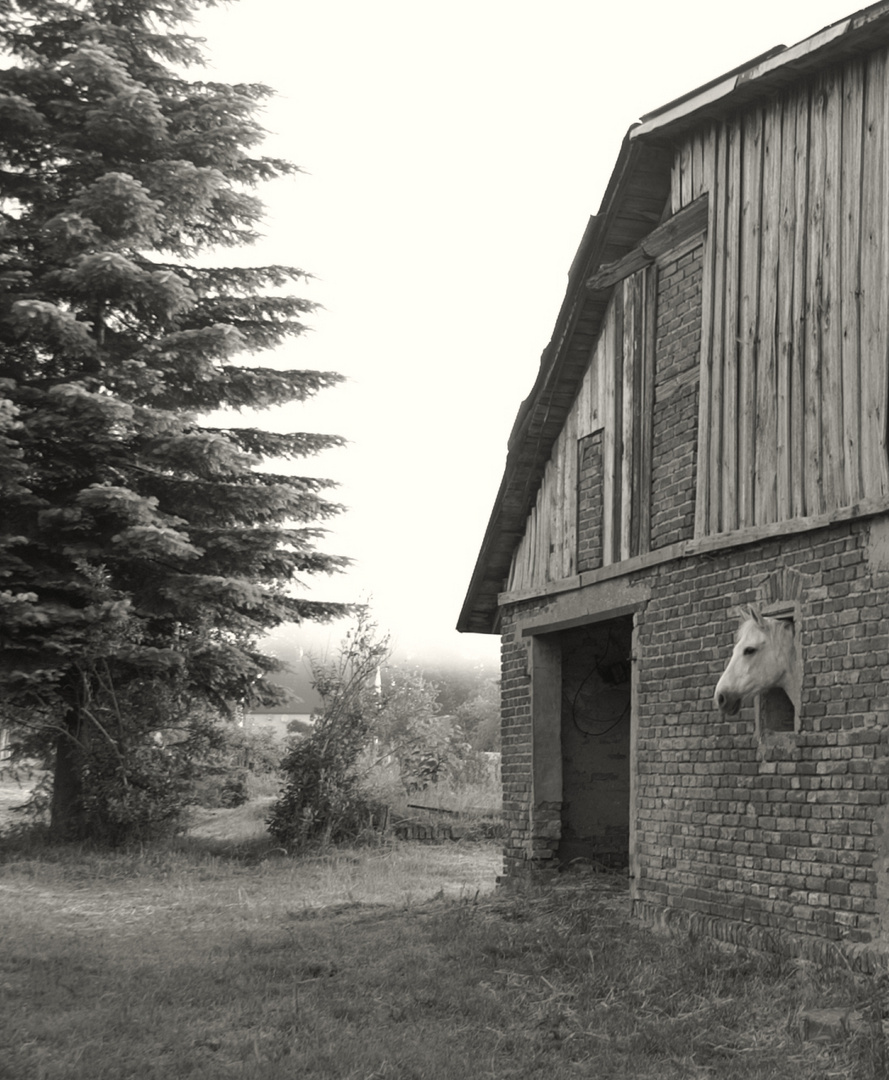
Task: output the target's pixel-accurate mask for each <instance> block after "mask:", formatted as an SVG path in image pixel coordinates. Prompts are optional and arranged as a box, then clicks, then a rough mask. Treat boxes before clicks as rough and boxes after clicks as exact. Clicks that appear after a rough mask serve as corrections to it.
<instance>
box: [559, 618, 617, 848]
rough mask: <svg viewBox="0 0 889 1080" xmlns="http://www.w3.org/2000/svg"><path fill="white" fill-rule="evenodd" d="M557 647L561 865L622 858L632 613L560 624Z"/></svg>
mask: <svg viewBox="0 0 889 1080" xmlns="http://www.w3.org/2000/svg"><path fill="white" fill-rule="evenodd" d="M558 637H559V639H560V642H559V644H560V652H561V669H562V670H561V675H562V678H561V744H562V835H561V840H560V842H559V847H558V851H557V855H558V858H559V861H560V862H561V864H562V865H563V866H565V865H568V864H569V863H571V862H572V861H573V860H575V859H589V860H593V861H595V862H597V863H600V864H603V865H605V866H607V867H610V868H614V869H624V868H625V867H627V866H629V863H630V801H631V800H630V776H631V764H632V760H631V758H632V755H631V728H632V716H633V701H632V679H631V673H632V662H631V656H632V642H633V616H632V615H625V616H621V617H619V618H615V619H609V620H607V621H605V622H596V623H590V624H587V625H584V626H578V627H573V628H572V629H570V630H563V631H561V632H560V633H559V634H558Z"/></svg>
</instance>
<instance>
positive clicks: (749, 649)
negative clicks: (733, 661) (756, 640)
mask: <svg viewBox="0 0 889 1080" xmlns="http://www.w3.org/2000/svg"><path fill="white" fill-rule="evenodd" d="M755 652H756V646H755V645H748V646H747V648H746V649H745V650H744V655H745V656H753V654H754V653H755Z"/></svg>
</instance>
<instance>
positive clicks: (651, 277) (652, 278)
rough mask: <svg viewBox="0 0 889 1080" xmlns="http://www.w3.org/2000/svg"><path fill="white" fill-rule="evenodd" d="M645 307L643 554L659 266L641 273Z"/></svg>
mask: <svg viewBox="0 0 889 1080" xmlns="http://www.w3.org/2000/svg"><path fill="white" fill-rule="evenodd" d="M638 277H639V280H640V283H641V309H642V320H643V321H642V357H641V367H642V372H641V375H642V391H641V393H642V414H641V420H640V427H641V431H640V434H639V495H638V502H639V553H640V554H644V553H645V552H646V551H648V550H649V549H650V548H651V455H652V422H653V417H654V351H655V341H656V338H657V280H658V271H657V266H656V265H651V266H649V267H647V268H646V269H645V270H641V271H640V272H639V275H638Z"/></svg>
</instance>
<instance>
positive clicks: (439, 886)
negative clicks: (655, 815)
mask: <svg viewBox="0 0 889 1080" xmlns="http://www.w3.org/2000/svg"><path fill="white" fill-rule="evenodd" d="M225 814H227V815H228V818H227V820H228V821H229V823H230V824H232V823H233V825H234V827H235V829H236V831H237V830H238V829H239V830H240V832H241V835H242V839H241V842H240V844H236V845H234V846H233V845H231V844H230V843H229V844H225V843H224V842H223V839H222V833H223V832H224V826H223V824H222V822H223V820H224V818H223V815H225ZM251 815H252V817H251ZM261 817H262V814H261V811H260V808H257V807H247V808H239V810H238V811H227V812H226V811H218V812H213V813H211V814H208V815H206V816H205V817H204V819H203V823H200V822H199V823H198V824H197V831H198V833H200V832H201V830H203V832H204V835H198V836H195V837H191V838H187V839H186V840H185V841H182V842H178V843H175V844H173V843H170V844H165V845H153V846H151V847H146V848H143V849H139V850H130V851H123V852H116V853H111V854H107V853H105V854H102V853H97V852H91V851H89V850H86V849H79V850H77V851H71V850H70V849H69V850H60V849H54V848H40V847H32V848H28V846H27V845H22V844H19V845H17V846H15V845H14V846H13V847H12V849H10V850H7V851H6V853H5V854H4V856H3V858H2V861H0V927H2V941H0V1015H2V1016H3V1024H2V1025H0V1029H2V1031H0V1077H3V1078H4V1080H63V1078H64V1080H130V1078H133V1080H136V1078H138V1080H161V1078H163V1080H170V1078H173V1080H178V1078H180V1077H194V1078H207V1080H216V1078H221V1077H238V1078H256V1080H284V1078H288V1080H290V1078H292V1077H294V1076H300V1077H302V1076H306V1077H312V1078H319V1080H326V1078H330V1080H334V1078H336V1080H390V1078H391V1080H426V1078H429V1080H438V1078H441V1080H445V1078H448V1080H451V1078H453V1080H476V1078H480V1077H491V1078H516V1080H518V1078H529V1080H536V1078H541V1080H544V1078H545V1080H568V1078H575V1077H588V1076H592V1075H595V1076H596V1077H601V1078H620V1077H627V1078H629V1077H632V1078H634V1080H689V1078H697V1077H700V1078H704V1077H706V1078H718V1080H753V1078H755V1080H771V1078H774V1080H788V1078H790V1077H793V1078H794V1080H815V1078H819V1080H828V1078H832V1080H833V1078H844V1077H848V1078H850V1080H851V1078H853V1077H854V1078H855V1080H873V1078H876V1077H883V1076H885V1075H886V1073H885V1068H884V1065H883V1057H882V1056H881V1055H882V1054H883V1043H882V1032H881V1030H879V1029H876V1028H875V1029H871V1028H868V1027H866V1026H865V1028H863V1029H862V1030H860V1031H859V1032H858V1034H856V1035H853V1036H849V1037H848V1038H845V1039H843V1040H841V1041H840V1042H839V1043H838V1044H836V1045H822V1044H817V1043H804V1042H802V1041H801V1040H800V1038H799V1036H798V1034H797V1025H796V1022H795V1021H796V1018H797V1016H798V1013H799V1010H800V1009H802V1008H804V1007H826V1006H829V1005H837V1004H844V1005H858V1006H861V1004H862V1003H863V1002H865V1001H866V1000H867V999H868V997H869V995H870V996H872V995H873V994H875V993H877V992H878V991H879V989H880V988H879V986H878V985H877V984H876V983H874V982H873V981H868V980H856V979H855V978H854V977H853V976H852V975H851V974H848V973H846V974H843V973H836V972H834V973H829V974H825V973H822V972H819V971H817V970H816V969H814V968H812V967H810V966H807V965H802V964H791V963H787V962H783V961H780V960H777V959H775V958H771V957H763V956H759V955H757V954H752V953H743V952H727V951H724V950H721V949H719V948H717V947H716V946H715V945H713V944H711V943H708V942H706V941H692V940H689V939H688V938H687V937H682V938H679V937H677V938H669V937H661V936H656V935H654V934H652V933H651V932H648V931H645V930H643V929H641V928H639V927H637V926H635V925H633V924H632V923H631V922H630V921H629V920H628V918H627V899H626V887H625V882H624V881H623V880H622V879H620V878H618V877H613V876H609V875H595V874H587V875H585V876H582V875H566V876H565V877H564V878H560V879H557V882H556V883H555V884H554V885H551V886H550V887H548V888H531V887H529V888H528V889H525V890H518V891H515V892H503V891H494V888H493V886H494V878H495V875H496V873H497V871H498V870H499V863H500V859H499V853H498V851H497V849H496V847H495V846H494V845H490V844H487V845H486V844H478V845H474V844H466V845H463V844H453V845H431V846H425V845H422V846H421V845H398V844H395V845H390V846H381V847H377V848H363V849H354V850H350V851H341V852H331V853H328V854H326V855H318V856H314V857H312V858H301V859H291V858H287V857H284V856H283V855H281V854H280V853H276V852H275V851H274V850H273V849H271V848H270V847H269V846H268V844H267V843H266V842H265V841H264V840H263V839H262V838H261V837H260V838H259V839H257V838H256V836H255V835H254V836H253V837H252V838H251V837H250V836H249V835H248V836H247V837H246V838H244V833H249V830H250V827H252V826H250V822H251V821H252V822H253V823H254V826H255V823H256V822H261ZM208 833H209V834H210V835H208ZM874 1031H879V1033H878V1034H874Z"/></svg>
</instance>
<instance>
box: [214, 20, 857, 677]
mask: <svg viewBox="0 0 889 1080" xmlns="http://www.w3.org/2000/svg"><path fill="white" fill-rule="evenodd" d="M854 10H855V7H854V6H850V5H849V3H848V0H777V2H776V0H770V2H764V0H747V2H746V3H743V4H723V3H714V0H672V2H670V3H666V2H664V0H657V2H652V0H637V2H635V3H627V2H624V3H620V2H618V3H607V4H606V3H602V2H600V0H586V2H584V0H550V2H549V3H542V2H540V0H536V2H531V0H449V2H448V3H447V4H439V3H432V2H430V0H241V2H240V3H235V4H233V5H231V6H230V7H228V6H227V7H223V8H219V9H216V10H215V11H210V12H208V13H207V14H206V16H204V17H202V18H201V20H200V21H199V22H198V23H197V24H196V25H195V27H194V32H195V33H197V34H199V35H200V36H202V37H205V38H206V50H207V58H208V62H209V65H210V67H209V70H208V72H207V73H206V77H211V78H218V79H220V80H222V81H225V82H231V83H234V82H242V81H243V82H254V81H258V82H264V83H266V84H267V85H269V86H271V87H273V88H274V89H275V90H276V91H277V93H278V97H277V99H276V100H275V101H273V103H272V104H271V105H270V106H269V108H268V109H267V111H266V113H265V124H266V126H267V127H268V129H269V130H270V132H271V136H270V139H269V141H268V142H267V144H266V145H265V147H264V152H266V153H269V154H273V155H277V156H280V157H285V158H287V159H289V160H291V161H294V162H296V163H297V164H299V165H300V166H301V167H302V168H303V169H305V170H306V175H304V176H300V177H297V178H296V179H293V180H286V181H279V182H277V183H276V184H274V185H272V186H270V187H268V188H266V189H265V190H264V191H263V192H262V197H263V199H264V200H265V202H266V204H267V207H268V228H267V233H268V235H267V239H266V241H264V242H263V244H262V245H260V246H257V247H256V248H254V249H252V251H251V252H250V253H247V257H248V259H249V260H250V261H254V262H255V263H256V264H257V265H262V264H267V263H271V262H280V263H285V264H288V265H296V266H300V267H302V268H304V269H306V270H309V271H311V272H312V273H313V274H315V275H316V278H317V280H316V281H315V282H314V283H313V284H312V285H311V287H310V288H307V289H304V290H301V291H302V293H303V295H308V296H311V298H312V299H314V300H317V301H318V302H320V303H321V304H323V305H324V309H325V310H324V311H323V312H320V313H319V314H317V315H316V316H314V317H313V318H312V320H311V323H312V326H313V332H312V333H311V334H310V335H308V336H306V337H303V338H302V340H297V341H294V342H293V343H292V344H291V345H289V346H287V347H286V348H285V349H284V350H282V353H283V359H284V360H285V361H286V366H292V367H300V368H321V369H332V370H335V371H339V372H341V373H342V374H344V375H346V376H348V378H349V383H348V384H347V385H345V386H343V387H341V388H338V389H335V390H331V391H327V392H326V393H324V394H322V395H321V396H320V397H319V398H318V399H316V401H315V402H314V403H312V404H311V405H303V406H293V407H289V408H287V409H282V410H278V411H276V412H275V413H266V414H262V420H261V422H262V423H264V424H266V425H267V426H269V427H271V428H274V429H278V430H300V431H327V432H334V433H336V434H339V435H344V436H346V437H347V438H348V439H350V440H351V442H352V445H351V446H350V447H349V448H348V449H347V450H344V451H335V452H328V453H326V454H324V455H322V456H320V457H319V458H317V459H310V460H309V461H308V463H307V464H306V467H305V472H306V473H307V474H308V475H314V476H329V477H332V478H334V479H336V480H338V481H339V482H340V484H341V487H340V489H339V491H338V493H337V494H336V495H335V496H334V497H335V498H337V499H338V500H339V501H342V502H343V503H345V504H347V505H348V506H349V507H350V510H349V512H348V513H347V514H346V515H344V516H343V517H341V518H340V519H339V520H338V521H337V522H336V523H334V525H333V527H332V530H331V535H330V537H329V538H328V541H327V543H325V544H323V545H321V546H322V549H323V550H326V551H330V552H335V553H338V554H345V555H349V556H350V557H352V558H353V559H355V560H356V565H355V567H354V569H352V570H351V571H350V572H349V573H348V574H345V575H342V576H339V577H337V578H331V579H319V580H317V581H316V582H315V583H313V588H312V591H311V593H310V595H311V596H313V597H316V598H318V599H324V600H328V599H329V600H361V599H367V598H368V597H369V596H370V597H372V606H373V610H374V612H375V615H376V618H377V621H378V622H379V623H380V625H381V626H382V627H384V628H386V629H388V630H390V631H391V632H392V633H393V636H394V638H395V640H396V641H397V643H398V645H399V646H400V647H401V648H402V649H403V650H405V651H407V652H409V653H414V654H417V655H420V654H422V655H429V654H431V655H432V656H442V655H444V654H451V653H455V652H456V653H459V654H462V655H465V656H467V657H469V658H473V659H485V660H494V658H495V657H496V656H497V653H498V648H499V646H498V641H497V639H496V638H495V637H492V636H483V635H468V636H467V635H459V634H457V632H456V631H455V630H454V625H455V623H456V620H457V617H458V614H459V612H460V608H461V606H462V603H463V598H464V596H465V593H466V588H467V586H468V583H469V578H470V575H471V573H472V569H473V567H474V565H475V559H476V556H477V553H478V549H479V546H480V544H481V540H482V537H483V534H484V530H485V527H486V525H487V521H488V516H489V514H490V511H491V508H492V505H493V502H494V498H495V495H496V492H497V488H498V486H499V483H500V478H501V475H502V469H503V464H504V460H505V454H506V440H507V437H508V435H509V431H510V429H511V426H512V422H513V419H514V417H515V414H516V410H517V408H518V406H519V403H520V401H521V400H522V398H524V397H525V396H526V395H527V394H528V392H529V390H530V388H531V384H532V382H533V380H534V377H535V375H536V371H537V366H538V363H539V359H540V354H541V352H542V351H543V349H544V347H545V346H546V344H547V342H548V341H549V337H550V332H551V330H552V327H553V324H554V322H555V318H556V315H557V312H558V309H559V305H560V304H561V301H562V298H563V296H564V291H565V285H566V275H567V272H568V268H569V266H570V264H571V260H572V258H573V256H574V253H575V251H576V249H577V246H578V244H579V243H580V239H581V236H582V234H583V230H584V227H585V225H586V222H587V219H588V217H589V215H590V214H591V213H595V212H596V211H597V210H598V208H599V204H600V201H601V198H602V195H603V192H604V189H605V185H606V183H607V181H608V178H609V176H610V174H611V170H612V167H613V165H614V162H615V160H616V158H617V154H618V151H619V149H620V143H621V140H622V138H623V136H624V134H625V133H626V131H627V129H628V128H629V126H630V124H631V123H633V121H635V120H636V119H638V117H639V116H640V115H641V114H643V113H645V112H649V111H651V110H652V109H655V108H657V107H659V106H661V105H663V104H665V103H666V102H668V101H670V100H672V99H673V98H675V97H678V96H679V95H681V94H683V93H685V92H687V91H689V90H692V89H694V88H696V87H698V86H700V85H701V84H702V83H704V82H707V81H709V80H710V79H711V78H714V77H716V76H718V75H720V74H722V73H723V72H725V71H728V70H729V69H731V68H733V67H736V66H737V65H739V64H742V63H744V62H745V61H748V60H750V59H752V58H753V57H754V56H757V55H758V54H760V53H762V52H765V51H766V50H767V49H769V48H771V47H772V46H775V45H778V44H784V45H792V44H794V43H795V42H797V41H799V40H801V39H802V38H804V37H808V36H809V35H810V34H812V33H814V32H816V31H817V30H819V29H821V28H822V27H823V26H826V25H828V24H829V23H832V22H835V21H836V20H838V19H840V18H843V17H844V16H846V15H848V14H850V13H851V12H852V11H854ZM193 77H196V78H197V77H201V75H200V73H199V72H194V73H193ZM239 261H240V260H239ZM340 630H341V628H337V629H336V631H335V634H334V638H336V637H338V636H339V633H340ZM291 641H292V642H295V643H297V644H303V645H305V646H306V647H312V648H315V647H317V645H316V643H315V639H313V638H312V635H311V634H309V633H308V631H302V630H301V631H299V632H297V633H296V634H295V635H293V636H292V638H291Z"/></svg>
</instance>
